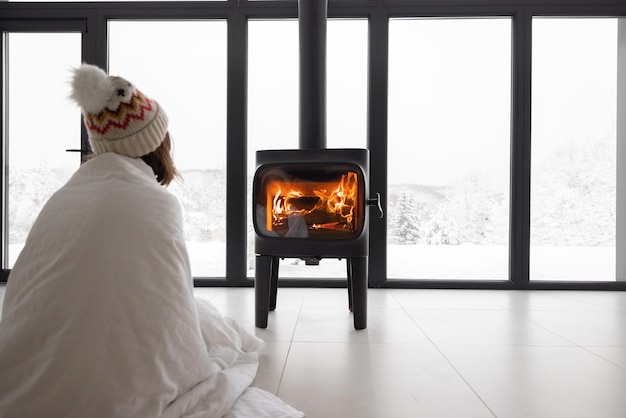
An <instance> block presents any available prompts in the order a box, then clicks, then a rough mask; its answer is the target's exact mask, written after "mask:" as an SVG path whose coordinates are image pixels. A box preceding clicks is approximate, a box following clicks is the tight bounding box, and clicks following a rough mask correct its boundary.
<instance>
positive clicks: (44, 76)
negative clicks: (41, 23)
mask: <svg viewBox="0 0 626 418" xmlns="http://www.w3.org/2000/svg"><path fill="white" fill-rule="evenodd" d="M4 36H5V45H6V47H7V49H8V55H7V62H6V67H5V69H6V73H5V77H6V80H5V86H6V87H7V88H6V92H5V94H6V95H7V103H8V108H9V109H10V111H8V112H6V115H5V117H6V121H7V128H8V129H6V131H5V134H6V137H5V140H6V149H7V151H8V152H7V153H6V154H5V155H6V156H7V157H6V164H7V165H8V176H7V177H8V178H5V182H6V183H5V185H6V187H7V200H8V202H7V203H8V207H7V219H6V226H7V230H6V231H5V238H6V239H7V243H8V246H7V248H6V254H5V255H6V257H5V259H4V261H3V267H4V268H11V267H12V266H13V264H14V262H15V260H16V258H17V256H18V255H19V253H20V251H21V249H22V247H23V246H24V243H25V241H26V237H27V235H28V232H29V231H30V228H31V227H32V225H33V222H34V221H35V219H36V217H37V215H38V214H39V212H40V211H41V208H42V207H43V205H44V203H46V201H47V200H48V198H49V197H50V196H51V195H52V193H54V192H55V191H56V190H57V189H58V188H60V187H61V186H62V185H63V184H64V183H65V182H66V181H67V180H68V179H69V177H70V176H71V175H72V174H73V173H74V171H76V170H77V169H78V167H79V164H80V156H79V154H76V153H67V152H66V151H65V150H66V149H70V148H73V149H76V148H80V110H79V109H78V107H77V106H76V105H75V104H74V103H73V102H72V101H71V100H69V98H68V95H69V84H68V80H69V78H70V77H71V72H70V69H71V68H72V67H76V66H78V65H80V52H81V34H80V33H7V34H5V35H4Z"/></svg>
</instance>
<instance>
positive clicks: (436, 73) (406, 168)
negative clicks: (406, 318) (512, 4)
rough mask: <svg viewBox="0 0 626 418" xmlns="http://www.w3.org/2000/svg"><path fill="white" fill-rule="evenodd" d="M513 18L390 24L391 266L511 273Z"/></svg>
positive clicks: (431, 272)
mask: <svg viewBox="0 0 626 418" xmlns="http://www.w3.org/2000/svg"><path fill="white" fill-rule="evenodd" d="M510 91H511V22H510V19H410V20H395V19H394V20H392V21H391V22H390V26H389V127H388V135H389V139H388V141H389V142H388V152H389V157H388V158H389V163H388V167H389V169H388V195H389V196H388V200H387V203H388V210H387V228H388V229H387V231H388V232H387V236H388V242H387V245H388V248H387V254H388V259H387V275H388V277H390V278H410V279H473V280H506V279H507V278H508V242H509V171H510V168H509V166H510V163H509V159H510V112H511V106H510V101H511V97H510Z"/></svg>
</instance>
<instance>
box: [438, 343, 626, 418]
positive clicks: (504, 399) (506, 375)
mask: <svg viewBox="0 0 626 418" xmlns="http://www.w3.org/2000/svg"><path fill="white" fill-rule="evenodd" d="M440 349H441V351H442V353H443V354H444V355H445V356H446V358H447V359H448V360H449V361H450V363H451V364H452V365H453V366H454V368H455V369H456V370H457V371H458V372H459V373H460V374H461V375H462V376H463V377H464V379H465V380H466V381H467V382H468V384H469V385H470V386H471V387H472V388H473V389H474V390H475V391H476V393H477V394H478V396H480V398H481V399H482V400H483V401H484V402H485V403H486V404H487V405H488V406H489V407H490V409H491V410H492V411H493V412H494V413H495V414H496V416H498V417H499V418H518V417H519V418H521V417H532V418H543V417H594V418H604V417H606V418H609V417H610V418H612V417H615V418H618V417H620V418H623V417H624V416H626V396H624V393H626V370H624V369H623V368H620V367H617V366H615V365H614V364H611V363H609V362H607V361H605V360H604V359H602V358H599V357H598V356H596V355H594V354H592V353H589V352H588V351H586V350H585V349H583V348H580V347H545V346H544V347H537V346H526V347H515V346H441V347H440Z"/></svg>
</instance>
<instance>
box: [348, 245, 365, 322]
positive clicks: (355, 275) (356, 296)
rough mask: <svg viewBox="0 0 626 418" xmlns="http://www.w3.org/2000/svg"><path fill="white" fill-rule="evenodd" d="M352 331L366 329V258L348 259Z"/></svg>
mask: <svg viewBox="0 0 626 418" xmlns="http://www.w3.org/2000/svg"><path fill="white" fill-rule="evenodd" d="M350 264H351V272H352V279H351V282H352V285H351V287H352V309H353V312H354V329H365V328H366V327H367V257H352V258H350Z"/></svg>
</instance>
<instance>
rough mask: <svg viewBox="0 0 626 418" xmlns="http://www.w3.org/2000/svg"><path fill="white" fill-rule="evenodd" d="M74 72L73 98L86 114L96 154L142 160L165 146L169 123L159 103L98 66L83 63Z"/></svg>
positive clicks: (72, 83) (92, 146) (71, 95)
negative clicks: (116, 155) (139, 158)
mask: <svg viewBox="0 0 626 418" xmlns="http://www.w3.org/2000/svg"><path fill="white" fill-rule="evenodd" d="M73 72H74V77H73V79H72V82H71V85H72V92H71V94H70V98H72V99H73V100H74V101H76V103H78V105H79V106H80V108H81V110H82V112H83V116H84V123H85V127H86V128H87V132H88V134H89V143H90V144H91V148H92V149H93V151H94V153H95V154H102V153H105V152H115V153H117V154H122V155H126V156H129V157H141V156H143V155H146V154H149V153H151V152H152V151H154V150H155V149H157V148H158V147H159V145H161V143H162V142H163V139H165V135H166V134H167V124H168V121H167V115H166V114H165V112H164V111H163V109H162V108H161V106H160V105H159V104H158V103H157V102H156V101H155V100H152V99H150V98H148V97H147V96H145V95H144V94H143V93H142V92H140V91H139V90H138V89H137V88H135V86H133V85H132V84H131V83H129V82H128V81H126V80H125V79H123V78H121V77H116V76H110V75H107V74H106V73H105V72H104V71H103V70H102V69H101V68H99V67H97V66H95V65H91V64H83V65H81V66H80V67H78V68H76V69H74V71H73Z"/></svg>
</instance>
